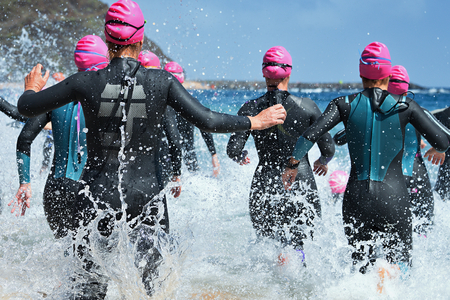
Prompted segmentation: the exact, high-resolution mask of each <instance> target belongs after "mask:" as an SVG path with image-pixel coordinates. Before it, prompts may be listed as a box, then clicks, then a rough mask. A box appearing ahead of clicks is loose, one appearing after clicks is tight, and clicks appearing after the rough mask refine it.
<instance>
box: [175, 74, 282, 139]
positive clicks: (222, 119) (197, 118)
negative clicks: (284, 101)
mask: <svg viewBox="0 0 450 300" xmlns="http://www.w3.org/2000/svg"><path fill="white" fill-rule="evenodd" d="M167 101H168V102H167V104H168V105H170V106H172V107H173V108H174V109H175V110H176V111H177V112H179V113H180V114H181V115H182V116H183V117H184V118H185V119H186V120H188V121H189V122H190V123H192V124H194V125H195V126H196V127H198V128H199V129H200V130H203V131H207V132H221V133H228V132H236V131H245V130H249V129H252V130H262V129H265V128H269V127H272V126H274V125H277V124H283V123H284V120H285V119H286V110H285V109H284V108H283V106H282V105H281V104H277V105H275V106H272V107H269V108H267V109H265V110H264V111H262V112H261V113H260V114H259V115H258V116H256V117H249V116H246V117H244V116H233V115H228V114H223V113H218V112H214V111H211V110H210V109H208V108H207V107H205V106H203V105H202V104H201V103H200V102H199V101H198V100H197V99H195V98H194V97H192V96H191V95H190V94H189V93H188V92H187V91H186V90H185V89H184V87H183V86H182V85H181V84H180V83H179V82H178V80H172V81H171V84H170V88H169V94H168V97H167Z"/></svg>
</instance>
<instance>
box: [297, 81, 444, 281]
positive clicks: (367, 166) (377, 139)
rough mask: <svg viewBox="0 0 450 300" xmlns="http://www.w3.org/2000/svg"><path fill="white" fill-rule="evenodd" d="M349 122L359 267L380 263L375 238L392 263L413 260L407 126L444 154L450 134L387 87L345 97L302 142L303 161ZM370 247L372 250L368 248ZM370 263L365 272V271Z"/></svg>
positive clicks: (349, 193)
mask: <svg viewBox="0 0 450 300" xmlns="http://www.w3.org/2000/svg"><path fill="white" fill-rule="evenodd" d="M341 121H342V122H344V125H345V129H346V131H347V141H348V147H349V153H350V159H351V173H350V178H349V181H348V184H347V189H346V191H345V194H344V200H343V205H342V214H343V218H344V225H345V234H346V235H347V238H348V241H349V244H350V245H352V246H354V247H355V252H354V253H353V255H352V257H353V259H354V263H355V264H357V263H358V262H359V261H361V260H364V259H365V258H366V255H368V258H369V260H370V261H374V260H375V259H376V254H375V251H374V240H377V239H378V238H380V239H381V242H382V243H383V246H384V247H383V248H384V250H385V252H384V257H386V258H387V259H388V261H390V262H406V263H409V262H410V251H411V249H412V225H411V209H410V200H409V199H410V198H409V195H408V191H407V188H406V184H405V180H404V177H403V173H402V157H403V144H404V136H405V127H406V125H407V124H408V123H411V124H412V125H413V126H414V127H415V128H416V129H417V131H419V133H421V134H422V136H423V137H424V138H425V139H426V140H427V141H428V142H429V143H430V144H431V145H432V146H433V147H435V148H436V149H437V150H438V151H445V150H446V149H447V148H448V147H449V137H450V136H449V135H448V133H446V132H445V131H443V130H442V129H441V127H440V126H439V124H438V123H437V122H436V120H435V119H433V118H432V116H431V115H430V114H429V113H427V112H424V110H423V109H422V108H421V107H420V106H419V105H417V103H416V102H414V101H413V100H412V99H410V98H406V97H404V96H397V95H391V94H389V93H388V92H386V91H382V90H381V89H378V88H375V89H366V90H364V91H363V92H361V93H357V94H353V95H350V96H346V97H339V98H336V99H334V100H332V101H331V102H330V104H329V105H328V107H327V108H326V110H325V112H324V113H323V114H322V116H321V117H320V118H319V119H318V120H317V121H316V122H315V123H314V124H313V125H312V126H311V127H310V128H308V130H306V131H305V132H304V133H303V135H302V137H300V139H299V140H298V142H297V145H296V148H295V150H294V153H293V156H294V158H296V159H300V158H302V157H303V155H305V154H306V153H307V151H308V150H309V149H310V147H312V145H313V143H314V142H316V141H317V139H318V138H319V137H320V136H321V135H322V134H324V133H325V132H328V131H329V130H330V129H332V128H333V127H334V126H336V125H337V124H338V123H339V122H341ZM365 247H368V248H365ZM366 264H367V261H366V262H363V266H362V268H361V269H360V270H361V271H362V272H364V271H365V266H366Z"/></svg>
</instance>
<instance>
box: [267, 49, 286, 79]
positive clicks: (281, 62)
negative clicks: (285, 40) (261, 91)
mask: <svg viewBox="0 0 450 300" xmlns="http://www.w3.org/2000/svg"><path fill="white" fill-rule="evenodd" d="M291 71H292V58H291V55H290V54H289V52H287V50H286V49H284V47H281V46H275V47H272V48H270V49H269V50H267V52H266V54H264V58H263V64H262V72H263V75H264V77H267V78H271V79H282V78H286V77H288V76H289V75H291Z"/></svg>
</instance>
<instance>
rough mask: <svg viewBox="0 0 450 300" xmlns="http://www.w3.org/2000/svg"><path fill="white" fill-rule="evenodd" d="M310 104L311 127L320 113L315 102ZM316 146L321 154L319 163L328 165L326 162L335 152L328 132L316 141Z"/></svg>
mask: <svg viewBox="0 0 450 300" xmlns="http://www.w3.org/2000/svg"><path fill="white" fill-rule="evenodd" d="M311 103H312V107H311V108H312V110H313V113H312V114H311V125H312V124H314V122H316V121H317V119H318V118H319V117H320V116H321V112H320V109H319V107H318V106H317V104H316V103H315V102H313V101H311ZM317 146H318V147H319V150H320V154H321V156H320V158H319V161H320V163H321V164H324V165H326V164H328V162H329V161H330V160H331V159H332V158H333V156H334V152H335V147H334V141H333V138H332V137H331V135H330V134H329V133H328V132H326V133H324V134H323V135H322V137H321V138H320V139H319V140H318V141H317Z"/></svg>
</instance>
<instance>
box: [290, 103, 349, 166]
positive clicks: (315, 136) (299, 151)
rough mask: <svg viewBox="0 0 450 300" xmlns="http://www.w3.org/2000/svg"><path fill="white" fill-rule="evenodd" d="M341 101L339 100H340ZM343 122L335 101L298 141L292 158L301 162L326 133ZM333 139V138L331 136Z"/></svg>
mask: <svg viewBox="0 0 450 300" xmlns="http://www.w3.org/2000/svg"><path fill="white" fill-rule="evenodd" d="M338 99H339V98H338ZM339 122H341V114H340V111H339V108H338V100H337V99H334V100H332V101H331V102H330V104H328V106H327V108H326V109H325V111H324V112H323V114H322V115H321V116H320V117H319V118H318V119H317V120H316V121H315V122H314V124H312V125H311V126H310V127H309V128H308V129H306V131H305V132H304V133H303V135H302V136H301V137H300V138H299V139H298V140H297V143H296V145H295V149H294V152H293V153H292V156H293V157H294V158H295V159H296V160H300V159H301V158H303V156H305V155H306V154H307V153H308V151H309V150H310V149H311V148H312V146H313V145H314V143H316V142H317V141H318V140H319V139H320V138H321V137H322V136H323V135H324V134H325V133H327V132H328V131H329V130H330V129H332V128H333V127H334V126H336V125H337V124H338V123H339ZM330 138H331V136H330Z"/></svg>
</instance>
